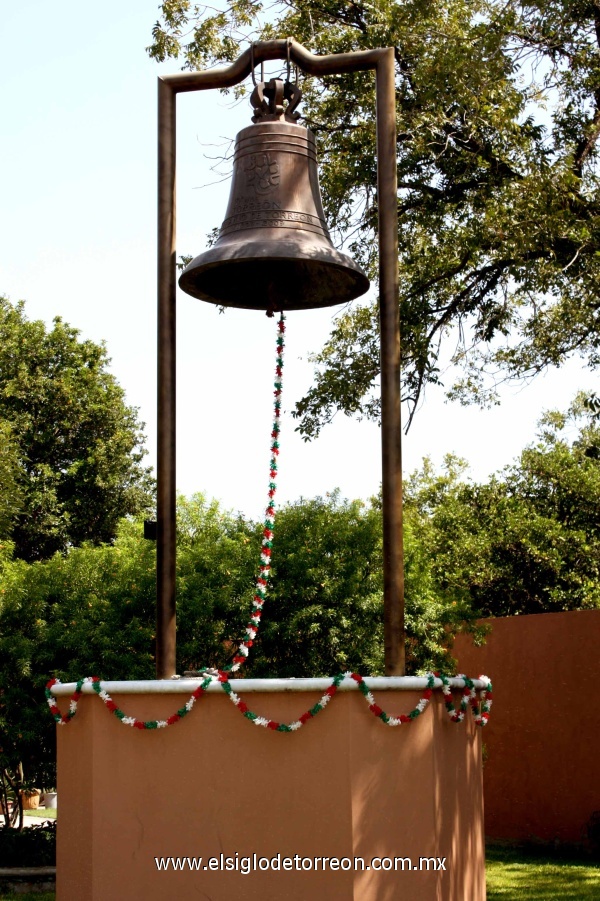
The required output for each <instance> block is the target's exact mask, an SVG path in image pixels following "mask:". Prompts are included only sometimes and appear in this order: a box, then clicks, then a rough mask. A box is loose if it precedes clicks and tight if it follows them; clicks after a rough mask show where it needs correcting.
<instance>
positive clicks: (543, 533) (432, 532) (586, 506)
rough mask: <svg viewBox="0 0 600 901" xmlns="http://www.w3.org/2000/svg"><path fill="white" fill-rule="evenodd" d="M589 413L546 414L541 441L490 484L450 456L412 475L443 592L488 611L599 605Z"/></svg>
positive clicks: (595, 472) (596, 476) (598, 493)
mask: <svg viewBox="0 0 600 901" xmlns="http://www.w3.org/2000/svg"><path fill="white" fill-rule="evenodd" d="M583 410H584V407H583V404H582V401H581V399H580V400H578V401H577V402H576V403H575V404H574V405H573V407H572V408H571V410H570V411H569V412H568V413H567V414H559V413H549V414H546V416H545V417H544V419H543V420H542V423H541V431H540V440H539V442H538V443H537V444H535V445H532V446H531V447H527V448H525V450H524V451H523V452H522V453H521V455H520V457H519V459H518V461H517V462H516V463H514V464H513V465H511V466H509V467H507V468H506V469H505V470H504V471H503V472H501V473H499V474H497V475H495V476H493V477H492V478H491V479H490V480H489V481H488V482H487V483H485V484H482V485H477V484H473V483H471V482H468V481H464V466H463V465H462V464H461V463H460V461H456V460H455V459H453V458H448V459H447V461H446V467H445V471H444V472H443V473H442V474H436V473H435V472H434V471H433V470H432V468H431V466H430V464H428V463H426V464H425V465H424V467H423V469H422V470H421V472H419V473H417V474H415V475H414V476H413V478H412V479H411V481H410V483H409V486H408V490H407V500H406V504H407V509H408V510H409V511H411V515H412V517H413V520H414V521H415V523H416V528H417V530H418V532H419V536H420V540H421V541H422V542H423V544H424V545H425V546H426V547H427V548H428V553H429V555H430V559H431V572H432V576H433V578H434V580H435V583H436V585H437V587H438V591H450V592H451V593H453V594H454V595H455V597H462V598H463V600H466V601H467V602H468V605H469V606H470V607H471V609H472V610H473V611H474V612H476V613H479V614H480V615H482V616H510V615H514V614H519V613H521V614H527V613H549V612H552V611H561V610H577V609H584V608H588V607H598V606H600V519H599V517H598V509H599V508H600V430H599V427H598V424H597V423H594V422H593V421H590V420H589V419H588V420H587V421H585V420H584V421H583V422H582V421H581V418H582V415H583ZM574 427H577V428H576V432H575V437H573V436H571V440H568V433H569V430H571V431H572V430H573V428H574Z"/></svg>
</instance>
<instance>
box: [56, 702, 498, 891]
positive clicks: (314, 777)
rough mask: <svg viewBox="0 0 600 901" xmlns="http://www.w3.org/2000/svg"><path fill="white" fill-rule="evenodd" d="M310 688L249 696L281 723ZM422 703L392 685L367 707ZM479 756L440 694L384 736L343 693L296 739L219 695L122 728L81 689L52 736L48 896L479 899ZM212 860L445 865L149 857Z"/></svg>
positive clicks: (144, 712) (137, 707) (157, 705)
mask: <svg viewBox="0 0 600 901" xmlns="http://www.w3.org/2000/svg"><path fill="white" fill-rule="evenodd" d="M240 691H241V690H240ZM242 694H243V692H242ZM318 697H319V695H318V694H314V693H312V694H311V693H304V694H294V695H292V694H290V693H287V694H285V693H281V694H268V693H267V694H260V695H259V694H255V695H253V696H252V695H249V696H247V697H246V700H247V701H248V702H249V703H251V705H252V708H253V709H254V710H256V711H257V712H259V713H266V714H268V715H269V716H272V717H276V718H277V719H279V720H281V721H283V722H285V721H290V720H293V719H294V718H295V717H296V716H297V715H298V714H299V712H301V711H302V710H305V709H306V708H307V707H309V706H311V705H312V704H314V703H315V702H316V700H317V699H318ZM418 697H419V694H418V693H415V692H414V691H388V692H385V693H384V692H381V693H380V694H378V701H379V702H380V703H381V704H382V705H384V706H385V707H386V708H388V709H389V710H390V712H392V713H393V714H399V713H406V712H408V711H409V710H410V709H411V708H412V707H413V706H414V704H415V703H416V701H417V700H418ZM115 700H116V701H117V702H118V703H119V705H120V706H121V707H122V708H123V709H124V710H125V711H126V712H128V713H134V714H135V715H136V716H138V717H140V718H142V719H153V718H162V717H164V716H166V715H168V714H170V713H172V712H173V709H174V708H175V707H176V706H178V705H179V704H181V699H179V700H178V701H177V700H176V699H175V698H174V696H172V695H171V696H169V697H164V696H157V695H135V696H133V695H121V696H120V697H118V696H117V695H115ZM64 704H65V702H64V699H63V701H62V706H63V707H64ZM480 753H481V734H480V730H476V729H475V727H474V725H473V722H472V720H471V718H470V716H469V717H467V719H466V721H465V722H464V723H462V724H460V725H455V724H453V723H451V722H450V720H449V719H448V717H447V715H446V712H445V710H444V707H443V703H442V698H441V697H440V695H439V692H438V693H436V697H435V698H434V700H433V701H432V704H431V706H430V708H429V709H428V710H426V711H425V713H424V714H423V716H421V717H419V718H418V720H416V721H415V722H413V723H411V724H410V725H403V726H401V727H399V728H395V729H391V728H388V727H386V726H384V725H383V723H381V722H380V721H379V720H376V719H375V718H374V717H373V716H372V715H371V714H370V713H369V711H368V710H367V708H366V705H365V703H364V700H363V698H362V697H361V696H360V695H359V694H358V692H347V693H345V694H344V693H340V694H339V695H338V696H337V697H336V698H335V699H334V700H333V701H332V703H331V704H330V705H329V707H328V708H327V710H325V711H324V712H323V713H321V714H319V716H318V718H317V719H315V720H314V721H313V722H309V723H308V724H307V725H306V726H305V727H304V728H303V729H301V730H300V731H299V732H297V733H294V734H280V733H275V732H271V731H270V730H266V729H260V728H256V727H255V726H253V725H252V724H251V723H249V722H248V720H246V719H244V718H243V717H242V716H240V714H239V712H238V711H237V710H235V708H234V707H233V705H232V704H231V703H230V702H229V701H228V700H227V698H225V697H224V695H222V694H219V695H208V696H207V697H205V698H203V699H202V700H201V701H200V702H199V704H198V705H197V707H196V708H195V709H194V711H193V712H192V714H190V716H188V717H186V719H185V720H183V721H182V722H180V723H178V724H177V725H175V726H173V727H172V728H169V729H163V730H156V731H152V732H140V731H138V730H136V729H131V728H128V727H126V726H123V725H122V724H121V723H119V722H118V721H117V719H116V718H115V717H114V716H112V715H111V714H110V713H109V712H108V711H107V710H106V709H105V707H104V706H103V704H102V703H101V701H100V700H99V699H98V698H97V697H90V696H84V697H83V698H82V700H81V702H80V711H79V712H78V714H77V716H76V717H75V719H74V720H73V721H72V722H71V723H70V724H69V725H68V726H66V727H61V728H59V730H58V781H59V784H58V790H59V793H60V819H61V823H60V830H59V834H58V854H57V867H58V873H57V889H58V895H57V898H58V901H75V899H76V901H108V899H111V901H121V899H123V901H124V899H128V901H164V899H166V898H169V899H171V898H177V899H178V901H186V899H190V901H191V899H195V898H200V897H202V898H212V899H214V901H231V899H232V898H236V897H238V896H239V897H244V898H247V899H260V901H280V899H281V898H286V899H290V901H293V899H297V901H305V899H307V898H315V899H317V901H321V899H322V901H325V899H327V901H329V899H336V901H343V899H347V901H393V899H396V898H410V899H411V901H426V899H427V901H464V899H467V898H468V899H469V901H483V899H484V898H485V885H484V853H483V811H482V778H481V759H480ZM221 853H223V854H225V855H229V856H231V857H234V856H235V854H236V853H237V854H238V855H240V856H241V855H252V854H253V853H256V854H257V855H259V856H267V857H273V856H274V855H277V854H278V853H279V854H281V855H288V856H293V855H295V854H299V855H302V856H307V857H308V856H318V855H327V856H338V857H343V856H349V857H354V856H355V855H358V856H363V857H364V858H365V860H370V859H371V858H372V857H373V856H374V855H378V856H389V857H395V856H397V855H400V856H405V857H411V858H413V859H415V860H416V859H418V858H419V857H420V856H435V857H438V856H440V857H441V856H443V857H446V859H447V863H446V869H445V870H444V871H443V872H442V871H438V872H420V871H419V872H382V871H377V872H375V871H374V870H373V869H371V870H370V871H364V872H342V871H337V872H333V871H331V870H328V871H327V872H323V871H320V872H314V871H313V872H281V871H280V872H273V871H266V872H253V873H250V874H249V875H242V874H241V873H240V872H218V871H216V872H211V871H207V870H204V869H201V870H200V871H199V872H190V871H189V870H186V871H183V872H182V871H180V872H173V871H172V870H171V871H169V872H164V871H163V872H158V871H157V869H156V866H155V863H154V858H155V856H161V857H164V856H167V855H173V856H178V857H181V856H182V855H186V856H187V855H189V856H192V857H198V856H202V857H203V858H204V859H205V860H206V858H208V857H209V856H214V857H218V856H219V855H220V854H221Z"/></svg>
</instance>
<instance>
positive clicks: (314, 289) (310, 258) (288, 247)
mask: <svg viewBox="0 0 600 901" xmlns="http://www.w3.org/2000/svg"><path fill="white" fill-rule="evenodd" d="M265 231H267V230H265ZM235 238H236V240H231V239H230V240H227V239H223V240H221V241H219V242H218V243H217V244H215V246H214V247H211V248H210V249H209V250H207V251H205V252H204V253H202V254H200V255H199V256H197V257H196V258H195V259H194V260H192V262H191V263H189V265H188V266H186V268H185V269H184V271H183V272H182V274H181V276H180V278H179V286H180V288H181V289H182V291H185V292H186V294H190V295H191V296H192V297H196V298H198V299H199V300H205V301H208V302H209V303H215V304H218V305H220V306H230V307H238V308H241V309H257V310H264V309H268V308H269V307H271V308H276V309H278V310H279V309H281V310H301V309H313V308H319V307H326V306H334V305H337V304H343V303H348V302H349V301H351V300H355V299H356V298H358V297H361V296H362V295H363V294H365V293H366V292H367V291H368V289H369V285H370V283H369V279H368V278H367V276H366V275H365V273H364V272H363V270H362V269H361V268H360V266H359V265H358V264H357V263H355V262H354V260H352V259H351V258H350V257H349V256H347V255H346V254H344V253H342V252H340V251H338V250H336V249H335V247H333V246H331V247H329V246H327V245H326V244H324V243H323V244H320V245H317V246H315V245H313V244H312V243H311V242H310V240H306V241H300V242H299V241H298V239H297V236H296V237H295V238H294V239H293V240H289V239H282V238H281V235H280V233H277V234H276V236H275V239H274V240H269V235H267V234H265V236H264V239H263V240H260V241H258V240H251V241H243V240H240V233H239V232H238V233H237V234H236V235H235Z"/></svg>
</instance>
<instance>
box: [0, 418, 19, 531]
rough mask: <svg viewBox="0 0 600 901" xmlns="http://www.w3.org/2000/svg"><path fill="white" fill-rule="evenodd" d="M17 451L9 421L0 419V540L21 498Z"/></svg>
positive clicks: (9, 525)
mask: <svg viewBox="0 0 600 901" xmlns="http://www.w3.org/2000/svg"><path fill="white" fill-rule="evenodd" d="M19 476H20V471H19V452H18V448H17V444H16V442H15V440H14V437H13V433H12V428H11V426H10V423H8V422H2V421H1V420H0V540H2V539H3V538H7V537H8V536H9V535H10V533H11V529H12V525H13V521H14V518H15V516H16V514H17V513H18V512H19V508H20V506H21V500H22V490H21V484H20V477H19Z"/></svg>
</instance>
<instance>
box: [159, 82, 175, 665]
mask: <svg viewBox="0 0 600 901" xmlns="http://www.w3.org/2000/svg"><path fill="white" fill-rule="evenodd" d="M175 97H176V94H175V91H174V90H173V89H172V88H171V86H170V85H168V84H166V83H165V82H164V81H163V80H162V79H159V82H158V397H157V404H158V445H157V521H158V523H157V526H158V527H157V542H156V594H157V596H156V678H157V679H169V678H170V677H171V676H173V675H175V424H176V418H175V396H176V395H175V339H176V330H175Z"/></svg>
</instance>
